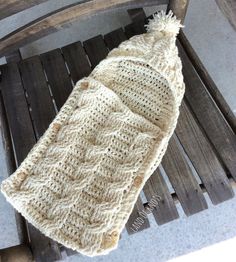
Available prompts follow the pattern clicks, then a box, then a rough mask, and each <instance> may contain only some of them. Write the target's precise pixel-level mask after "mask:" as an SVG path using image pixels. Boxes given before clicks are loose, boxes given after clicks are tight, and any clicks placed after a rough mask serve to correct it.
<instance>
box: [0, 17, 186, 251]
mask: <svg viewBox="0 0 236 262" xmlns="http://www.w3.org/2000/svg"><path fill="white" fill-rule="evenodd" d="M163 21H164V22H165V23H166V25H165V26H163V25H161V26H160V24H158V23H164V22H163ZM168 22H169V23H171V26H170V25H169V26H167V25H168ZM174 26H175V27H176V28H174V29H175V30H173V27H174ZM179 27H180V24H179V21H178V20H176V19H175V18H173V17H172V14H169V15H167V16H166V15H164V13H161V14H158V15H156V16H155V17H154V20H153V22H150V24H149V27H148V33H147V34H143V35H139V36H135V37H133V38H131V39H130V40H127V41H125V42H123V43H122V44H121V45H120V46H119V47H118V48H116V49H114V50H113V51H111V52H110V53H109V55H108V57H107V58H106V59H105V60H103V61H102V62H101V63H100V64H99V65H98V66H97V67H96V68H95V69H94V71H93V72H92V73H91V75H90V76H89V77H86V78H84V79H82V80H80V81H79V82H78V83H77V84H76V86H75V87H74V89H73V91H72V93H71V95H70V96H69V98H68V100H67V101H66V103H65V105H64V106H63V107H62V109H61V110H60V112H59V113H58V114H57V116H56V117H55V119H54V120H53V122H52V123H51V124H50V126H49V128H48V130H47V131H46V132H45V133H44V135H43V136H42V137H41V138H40V140H39V141H38V143H37V144H36V145H35V146H34V147H33V149H32V150H31V151H30V153H29V154H28V156H27V158H26V159H25V160H24V161H23V162H22V164H21V165H20V167H19V168H18V169H17V170H16V171H15V173H14V174H12V175H11V176H10V177H9V178H8V179H6V180H5V181H3V183H2V185H1V190H2V192H3V194H4V195H5V196H6V198H7V200H8V201H9V202H10V203H11V204H12V205H13V206H14V207H15V208H16V209H17V210H18V211H19V212H20V213H21V214H22V215H23V216H24V217H25V218H26V219H27V220H28V221H29V222H30V223H32V224H33V225H34V226H35V227H37V228H38V229H39V230H41V232H42V233H44V234H45V235H47V236H49V237H51V238H53V239H54V240H56V241H58V242H60V243H62V244H63V245H65V246H67V247H69V248H72V249H74V250H77V251H79V252H81V253H82V254H85V255H88V256H95V255H100V254H107V253H108V252H109V251H110V250H112V249H114V248H116V247H117V244H118V240H119V236H120V233H121V231H122V229H123V228H124V226H125V224H126V222H127V220H128V218H129V215H130V213H131V211H132V208H133V206H134V204H135V202H136V200H137V197H138V195H139V193H140V191H141V189H142V187H143V185H144V184H145V182H146V181H147V179H148V178H149V177H150V175H151V174H152V172H153V171H154V170H155V169H156V168H157V166H158V165H159V164H160V161H161V159H162V156H163V155H164V153H165V151H166V148H167V145H168V141H169V138H170V136H171V135H172V134H173V131H174V128H175V126H176V121H177V118H178V114H179V105H180V103H181V100H182V97H183V93H184V84H183V77H182V74H181V62H180V59H179V57H178V52H177V48H176V46H175V38H176V34H177V31H178V29H179ZM154 28H158V30H154ZM165 30H167V31H165ZM168 30H169V31H168Z"/></svg>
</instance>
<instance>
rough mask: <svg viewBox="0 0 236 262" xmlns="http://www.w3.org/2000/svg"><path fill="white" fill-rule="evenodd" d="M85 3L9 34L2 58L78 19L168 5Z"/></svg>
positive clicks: (0, 44) (153, 0) (122, 0)
mask: <svg viewBox="0 0 236 262" xmlns="http://www.w3.org/2000/svg"><path fill="white" fill-rule="evenodd" d="M84 2H85V1H82V3H81V2H78V3H74V4H72V5H70V6H66V7H63V8H61V9H60V10H56V11H54V12H53V13H50V14H47V15H46V16H44V17H41V18H39V19H37V20H36V21H33V22H31V23H29V24H27V25H25V26H23V27H21V28H19V29H17V30H15V31H13V32H12V33H10V34H8V35H7V36H5V37H4V38H2V39H1V41H0V57H2V56H3V55H5V54H6V53H9V52H11V51H13V50H16V49H19V48H20V47H22V46H24V45H26V44H28V43H30V42H33V41H35V40H37V39H39V38H41V37H43V36H46V35H48V34H51V33H53V32H56V31H58V30H60V29H61V28H63V27H65V26H67V25H68V24H70V23H71V22H73V21H75V20H77V19H78V18H84V17H87V16H91V15H94V14H98V13H103V12H104V11H106V10H110V9H118V8H123V7H126V8H131V7H143V6H150V5H157V4H159V3H161V4H162V3H163V2H165V3H167V1H166V0H149V1H147V0H116V1H114V0H99V1H95V0H94V1H88V2H86V3H84Z"/></svg>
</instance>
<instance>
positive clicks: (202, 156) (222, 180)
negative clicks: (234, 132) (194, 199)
mask: <svg viewBox="0 0 236 262" xmlns="http://www.w3.org/2000/svg"><path fill="white" fill-rule="evenodd" d="M176 134H177V136H178V138H179V139H180V142H181V144H182V146H183V147H184V149H185V151H186V153H187V155H188V157H189V158H190V159H191V161H192V163H193V165H194V167H195V169H196V171H197V172H198V175H199V177H200V178H201V180H202V182H203V184H204V186H205V188H206V190H207V192H208V194H209V196H210V198H211V200H212V202H213V204H218V203H221V202H223V201H225V200H228V199H230V198H232V197H233V196H234V193H233V190H232V187H231V185H230V182H229V179H228V178H227V176H226V173H225V171H224V169H223V168H222V166H221V164H220V162H219V160H218V159H217V157H216V155H215V153H214V151H213V149H212V147H211V145H210V143H209V142H208V140H207V138H206V137H205V135H204V134H203V133H202V131H201V129H200V127H199V126H198V124H197V122H196V120H195V119H194V117H193V115H192V114H191V112H190V110H189V108H188V106H187V105H186V103H185V101H183V102H182V106H181V113H180V116H179V119H178V124H177V127H176Z"/></svg>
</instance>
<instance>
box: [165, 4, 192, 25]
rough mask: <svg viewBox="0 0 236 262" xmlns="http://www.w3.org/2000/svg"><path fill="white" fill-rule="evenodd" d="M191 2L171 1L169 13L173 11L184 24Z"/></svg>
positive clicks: (168, 8) (168, 7)
mask: <svg viewBox="0 0 236 262" xmlns="http://www.w3.org/2000/svg"><path fill="white" fill-rule="evenodd" d="M188 4H189V0H169V4H168V6H167V12H169V10H172V11H173V13H174V14H175V16H176V17H177V18H178V19H180V20H181V22H182V23H183V21H184V18H185V16H186V13H187V9H188Z"/></svg>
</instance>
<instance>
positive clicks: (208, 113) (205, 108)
mask: <svg viewBox="0 0 236 262" xmlns="http://www.w3.org/2000/svg"><path fill="white" fill-rule="evenodd" d="M10 2H12V3H15V4H16V5H15V8H13V7H12V5H11V6H10V5H9V6H7V5H8V4H3V7H1V6H0V9H2V10H4V12H3V11H2V10H0V17H2V18H3V17H5V16H7V15H11V14H14V13H16V12H18V11H20V10H24V9H25V8H28V7H29V6H32V5H34V4H38V3H39V2H44V1H22V2H21V1H17V0H11V1H10ZM92 2H93V4H94V5H93V9H89V8H91V7H92ZM113 2H114V1H103V0H102V1H88V2H87V3H85V4H76V5H73V6H70V7H67V8H65V9H63V10H59V11H57V12H55V13H54V14H52V15H50V16H47V17H44V18H42V19H39V20H38V21H36V22H35V23H32V24H30V25H28V26H27V27H26V26H25V27H23V28H21V29H19V30H17V32H14V33H12V34H10V35H8V36H6V37H5V38H4V39H2V41H1V43H0V54H1V55H6V59H7V61H8V63H7V64H5V65H2V66H1V67H0V71H1V81H0V88H1V94H0V109H1V110H0V112H1V121H2V125H3V127H4V129H3V131H4V132H3V135H4V141H5V143H7V146H6V154H7V155H8V157H9V165H10V166H11V170H12V171H13V170H14V169H15V168H16V167H17V166H18V165H19V164H20V163H21V162H22V161H23V159H24V158H25V157H26V155H27V153H28V152H29V150H30V149H31V148H32V146H33V145H34V144H35V143H36V141H37V140H38V139H39V137H40V136H41V135H42V134H43V133H44V131H45V130H46V129H47V127H48V125H49V123H50V122H51V121H52V119H53V118H54V117H55V115H56V114H57V112H58V110H60V108H61V106H62V105H63V104H64V102H65V101H66V99H67V97H68V96H69V94H70V92H71V90H72V88H73V85H74V84H75V83H76V82H77V81H78V80H79V79H81V78H82V77H84V76H87V75H89V73H90V72H91V70H92V69H93V68H94V67H95V66H96V65H97V64H98V63H99V62H100V61H101V60H102V59H104V58H105V57H106V55H107V54H108V52H109V50H111V49H113V48H115V47H117V46H118V45H119V44H120V43H121V42H122V41H124V40H126V39H128V38H130V37H132V36H133V35H136V34H141V33H144V32H145V29H144V24H145V23H146V22H147V18H146V17H145V15H144V12H143V10H142V9H140V8H139V9H135V10H129V11H128V12H129V14H130V16H131V18H132V19H133V22H132V23H131V24H129V25H127V26H125V28H118V29H117V30H114V31H112V32H110V33H108V34H106V35H104V36H102V35H98V36H96V37H93V38H91V39H88V40H86V41H84V42H83V43H81V42H76V43H73V44H70V45H68V46H64V47H63V48H60V49H59V48H58V49H55V50H52V51H50V52H47V53H44V54H41V55H39V56H34V57H30V58H27V59H23V60H22V59H21V57H20V55H19V52H18V51H17V52H13V50H14V49H16V50H17V48H19V47H20V46H22V45H24V44H26V43H28V42H30V41H32V40H36V39H38V38H39V37H42V36H44V35H47V34H48V33H49V32H52V31H55V30H57V29H59V24H63V25H64V24H66V23H67V22H69V21H72V20H74V19H75V18H77V17H78V16H83V15H88V14H93V13H95V12H98V11H104V10H105V9H109V8H112V7H114V3H113ZM116 2H117V3H116V4H115V7H123V6H124V4H126V5H127V6H128V7H129V8H130V7H131V3H132V4H134V6H135V7H140V6H144V5H146V4H147V3H148V4H151V5H152V4H156V3H160V4H163V3H167V1H116ZM112 3H113V4H112ZM17 4H18V6H17ZM4 5H5V7H4ZM187 5H188V1H183V0H176V1H170V3H169V5H168V9H172V10H173V11H174V12H175V14H176V15H177V17H179V18H181V19H182V20H183V18H184V16H185V13H186V9H187ZM4 8H5V9H4ZM7 12H8V14H7V15H6V13H7ZM78 12H81V13H80V14H78ZM74 14H76V17H75V16H73V15H74ZM59 17H61V18H60V21H59V20H58V18H59ZM70 17H73V19H72V18H71V19H70ZM43 25H44V27H43ZM32 32H34V34H33V33H32ZM36 32H37V34H36ZM177 45H178V48H179V54H180V57H181V59H182V63H183V74H184V80H185V83H186V93H185V97H184V100H183V103H182V106H181V113H180V117H179V121H178V125H177V128H176V131H175V134H174V136H173V137H172V138H171V140H170V143H169V146H168V150H167V153H166V155H165V156H164V158H163V161H162V163H161V166H160V167H159V168H158V169H157V170H156V171H155V172H154V174H153V175H152V176H151V178H150V179H149V180H148V182H147V183H146V185H145V187H144V189H143V193H142V194H141V196H140V197H139V199H138V201H137V203H136V205H135V208H134V210H133V212H132V214H131V216H130V219H129V221H128V223H127V225H126V229H127V231H128V233H129V234H133V233H136V232H138V231H141V230H143V229H146V228H148V227H149V226H150V225H149V220H148V218H146V219H144V218H143V217H142V218H141V215H140V214H141V213H140V212H141V211H145V212H152V214H153V215H154V217H155V220H156V223H157V224H158V225H162V224H165V223H168V222H170V221H172V220H175V219H177V218H178V217H179V214H178V211H177V208H176V204H177V203H180V204H181V206H182V208H183V210H184V212H185V214H186V215H187V216H190V215H193V214H196V213H198V212H200V211H203V210H205V209H207V202H206V198H205V196H206V195H208V196H209V198H210V199H211V201H212V203H213V204H219V203H222V202H224V201H226V200H228V199H231V198H233V196H234V192H233V189H232V186H234V185H235V181H236V136H235V132H236V121H235V116H234V114H233V113H232V111H231V110H230V108H229V106H228V105H227V103H226V102H225V100H224V98H223V97H222V95H221V94H220V92H219V91H218V89H217V87H216V86H215V84H214V82H213V81H212V79H211V78H210V76H209V74H208V73H207V71H206V69H205V68H204V66H203V65H202V63H201V62H200V60H199V58H198V57H197V55H196V53H195V52H194V50H193V49H192V47H191V45H190V44H189V42H188V40H187V39H186V37H185V35H184V34H183V32H181V33H180V34H179V37H178V40H177ZM13 156H14V157H13ZM144 196H145V197H144ZM145 198H146V199H145ZM157 198H158V201H157V202H155V201H153V199H157ZM153 203H155V204H154V205H153ZM138 218H139V219H138ZM21 228H23V229H22V232H23V233H22V234H23V237H22V239H23V240H22V244H24V245H28V246H30V248H31V250H32V253H33V256H34V258H35V259H36V261H43V262H45V261H55V260H58V259H61V257H62V254H67V255H71V254H73V253H74V252H73V251H71V250H69V249H67V248H65V247H63V246H62V245H60V244H58V243H56V242H54V241H53V240H51V239H49V238H47V237H45V236H43V235H42V234H41V233H40V232H39V231H38V230H37V229H35V228H34V227H33V226H32V225H30V224H28V223H21ZM24 233H25V234H24Z"/></svg>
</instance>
